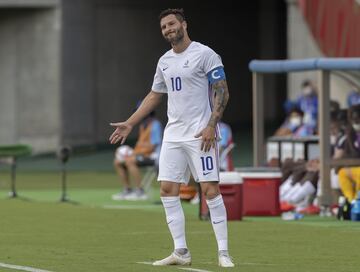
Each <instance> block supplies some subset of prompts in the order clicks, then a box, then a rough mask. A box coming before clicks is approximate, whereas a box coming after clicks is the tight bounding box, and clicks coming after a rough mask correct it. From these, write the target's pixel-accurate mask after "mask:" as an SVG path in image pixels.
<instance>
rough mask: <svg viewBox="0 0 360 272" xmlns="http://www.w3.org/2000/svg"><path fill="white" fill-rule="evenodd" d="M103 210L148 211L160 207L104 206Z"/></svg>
mask: <svg viewBox="0 0 360 272" xmlns="http://www.w3.org/2000/svg"><path fill="white" fill-rule="evenodd" d="M103 208H104V209H120V210H148V209H159V208H162V206H155V205H104V206H103Z"/></svg>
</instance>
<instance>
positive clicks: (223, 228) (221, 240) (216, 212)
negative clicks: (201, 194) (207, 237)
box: [206, 195, 228, 251]
mask: <svg viewBox="0 0 360 272" xmlns="http://www.w3.org/2000/svg"><path fill="white" fill-rule="evenodd" d="M206 203H207V205H208V207H209V211H210V217H211V224H212V226H213V229H214V232H215V237H216V241H217V243H218V248H219V251H220V250H228V237H227V216H226V209H225V205H224V201H223V198H222V196H221V195H218V196H217V197H215V198H213V199H210V200H208V199H207V200H206Z"/></svg>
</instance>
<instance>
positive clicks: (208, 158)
mask: <svg viewBox="0 0 360 272" xmlns="http://www.w3.org/2000/svg"><path fill="white" fill-rule="evenodd" d="M200 146H201V141H191V142H188V143H186V151H187V152H186V154H187V156H188V159H189V166H190V169H191V172H192V174H193V176H194V178H195V180H196V181H198V182H199V183H200V186H201V191H202V192H203V193H204V195H205V198H206V203H207V205H208V207H209V211H210V217H211V224H212V226H213V230H214V233H215V237H216V241H217V244H218V252H219V265H220V266H222V267H233V266H234V264H233V263H232V261H231V258H230V256H229V252H228V231H227V215H226V208H225V205H224V201H223V198H222V195H221V193H220V188H219V156H218V149H217V147H216V148H215V149H214V148H212V149H211V150H210V151H209V152H204V151H202V150H201V149H200Z"/></svg>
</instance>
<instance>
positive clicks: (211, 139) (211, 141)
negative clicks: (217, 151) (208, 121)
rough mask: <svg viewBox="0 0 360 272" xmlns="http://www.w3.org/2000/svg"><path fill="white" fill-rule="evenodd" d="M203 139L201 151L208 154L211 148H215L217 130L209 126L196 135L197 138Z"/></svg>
mask: <svg viewBox="0 0 360 272" xmlns="http://www.w3.org/2000/svg"><path fill="white" fill-rule="evenodd" d="M200 137H201V139H202V143H201V150H203V151H205V152H208V151H209V150H210V149H211V147H213V148H215V144H216V138H215V128H213V127H210V126H207V127H206V128H204V129H203V130H202V131H201V132H199V133H198V134H196V135H195V138H200Z"/></svg>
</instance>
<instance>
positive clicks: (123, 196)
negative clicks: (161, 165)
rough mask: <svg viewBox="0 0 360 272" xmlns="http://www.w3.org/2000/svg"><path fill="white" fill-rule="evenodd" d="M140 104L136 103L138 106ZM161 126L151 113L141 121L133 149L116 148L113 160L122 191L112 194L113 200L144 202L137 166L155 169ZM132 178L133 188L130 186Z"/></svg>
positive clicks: (158, 152)
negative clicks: (153, 167)
mask: <svg viewBox="0 0 360 272" xmlns="http://www.w3.org/2000/svg"><path fill="white" fill-rule="evenodd" d="M139 105H140V103H138V106H139ZM162 131H163V129H162V125H161V123H160V121H159V120H158V119H157V118H155V112H151V113H150V114H149V115H148V117H146V118H145V119H143V121H142V123H141V124H140V127H139V136H138V140H137V142H136V144H135V147H134V149H132V148H131V147H129V146H126V145H125V146H120V147H118V148H117V150H116V153H115V158H114V167H115V170H116V172H117V174H118V176H119V178H120V180H121V182H122V184H123V191H122V192H120V193H118V194H114V195H113V196H112V199H113V200H145V199H147V195H146V194H145V192H144V189H143V188H142V184H141V173H140V169H139V166H147V165H154V166H155V167H156V165H157V162H158V158H159V154H160V147H161V141H162ZM130 177H132V178H133V180H134V183H135V187H136V188H134V189H133V188H132V186H131V184H130Z"/></svg>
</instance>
